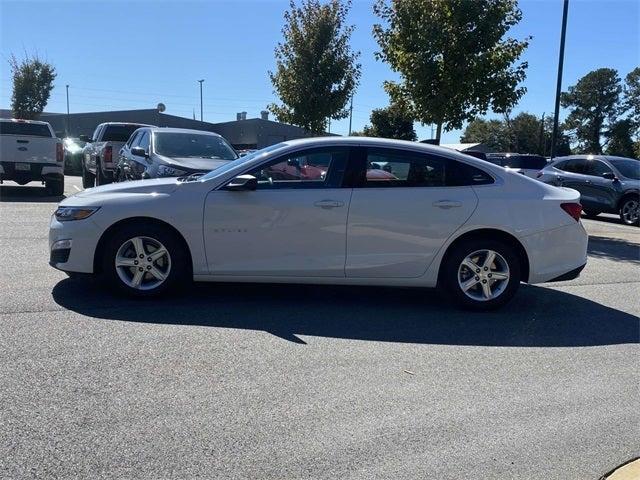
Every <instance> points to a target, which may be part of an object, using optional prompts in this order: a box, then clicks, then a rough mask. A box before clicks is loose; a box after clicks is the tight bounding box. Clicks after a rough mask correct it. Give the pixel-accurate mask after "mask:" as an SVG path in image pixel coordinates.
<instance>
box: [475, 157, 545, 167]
mask: <svg viewBox="0 0 640 480" xmlns="http://www.w3.org/2000/svg"><path fill="white" fill-rule="evenodd" d="M487 160H488V161H489V162H491V163H495V164H496V165H501V166H503V167H508V168H524V169H528V170H542V169H543V168H544V167H546V166H547V159H546V158H544V157H543V156H541V155H509V156H508V157H507V156H504V157H497V156H495V157H489V158H487Z"/></svg>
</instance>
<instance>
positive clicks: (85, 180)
mask: <svg viewBox="0 0 640 480" xmlns="http://www.w3.org/2000/svg"><path fill="white" fill-rule="evenodd" d="M95 186H96V177H95V175H94V174H93V173H91V172H89V171H88V170H87V169H86V168H85V166H84V163H83V164H82V188H93V187H95Z"/></svg>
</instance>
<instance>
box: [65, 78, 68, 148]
mask: <svg viewBox="0 0 640 480" xmlns="http://www.w3.org/2000/svg"><path fill="white" fill-rule="evenodd" d="M66 87H67V128H66V132H65V134H66V136H67V137H68V136H69V85H66Z"/></svg>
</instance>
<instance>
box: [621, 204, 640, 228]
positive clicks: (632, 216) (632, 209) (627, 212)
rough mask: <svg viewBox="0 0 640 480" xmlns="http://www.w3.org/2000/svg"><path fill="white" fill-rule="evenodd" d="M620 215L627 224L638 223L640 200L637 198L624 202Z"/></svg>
mask: <svg viewBox="0 0 640 480" xmlns="http://www.w3.org/2000/svg"><path fill="white" fill-rule="evenodd" d="M620 216H621V217H622V221H623V222H624V223H626V224H627V225H633V224H635V223H638V219H639V218H640V204H639V202H638V201H637V200H627V201H626V202H624V205H622V210H621V212H620Z"/></svg>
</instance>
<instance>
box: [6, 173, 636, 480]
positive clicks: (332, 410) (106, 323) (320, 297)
mask: <svg viewBox="0 0 640 480" xmlns="http://www.w3.org/2000/svg"><path fill="white" fill-rule="evenodd" d="M79 188H80V179H79V178H78V177H68V178H67V185H66V194H67V195H71V194H73V193H74V192H75V191H77V190H78V189H79ZM58 200H59V199H51V198H47V197H45V196H44V193H43V189H41V188H40V187H16V186H11V185H10V184H7V185H5V186H1V187H0V292H1V296H0V359H1V365H2V368H0V477H1V478H32V477H38V478H109V479H111V478H149V479H163V478H197V477H204V478H238V479H240V478H243V479H244V478H273V479H282V478H313V479H316V478H326V479H347V478H354V479H355V478H358V479H360V478H363V479H364V478H367V479H369V478H394V479H417V478H437V479H494V478H495V479H505V478H518V479H520V478H522V479H562V480H569V479H580V480H585V479H597V478H599V477H600V475H602V474H603V473H605V472H607V471H610V470H611V469H612V468H614V467H615V466H616V465H618V464H621V463H623V462H625V461H627V460H629V459H631V458H633V457H635V456H638V455H639V454H640V441H639V439H640V373H639V372H640V369H639V367H640V352H639V350H638V344H639V342H640V338H639V337H640V322H639V319H638V315H639V314H640V229H637V228H633V227H626V226H623V225H621V224H619V223H618V222H617V220H616V218H615V217H613V216H608V217H603V218H602V219H599V220H584V223H585V225H586V228H587V230H588V231H589V233H590V235H591V239H590V244H589V257H590V258H589V263H588V265H587V268H586V269H585V270H584V272H583V274H582V276H581V277H580V278H578V279H576V280H574V281H571V282H565V283H556V284H547V285H545V286H523V287H522V288H521V290H520V292H519V294H518V295H517V297H516V298H515V300H514V301H513V302H512V303H511V304H510V305H508V306H507V308H505V309H503V310H501V311H498V312H493V313H484V314H471V313H468V312H464V311H460V310H457V309H455V308H454V307H452V306H451V305H450V304H448V303H447V302H446V301H444V300H443V299H442V298H441V296H440V295H439V294H438V293H437V292H425V291H421V290H407V289H385V288H354V287H328V286H322V287H319V286H300V285H281V286H255V285H226V284H225V285H218V284H203V285H196V286H194V287H193V288H191V289H189V292H188V293H186V294H184V295H182V296H181V297H179V298H175V299H161V300H152V301H132V300H124V299H121V298H118V297H115V296H112V295H111V294H110V293H109V291H108V290H107V289H106V288H105V287H104V286H103V285H100V284H98V283H95V282H87V281H77V280H75V281H74V280H70V279H68V278H67V277H66V275H64V274H63V273H61V272H58V271H56V270H54V269H52V268H50V267H49V266H48V264H47V262H48V252H47V229H48V220H49V216H50V215H51V213H52V212H53V210H54V209H55V206H56V202H57V201H58Z"/></svg>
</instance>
